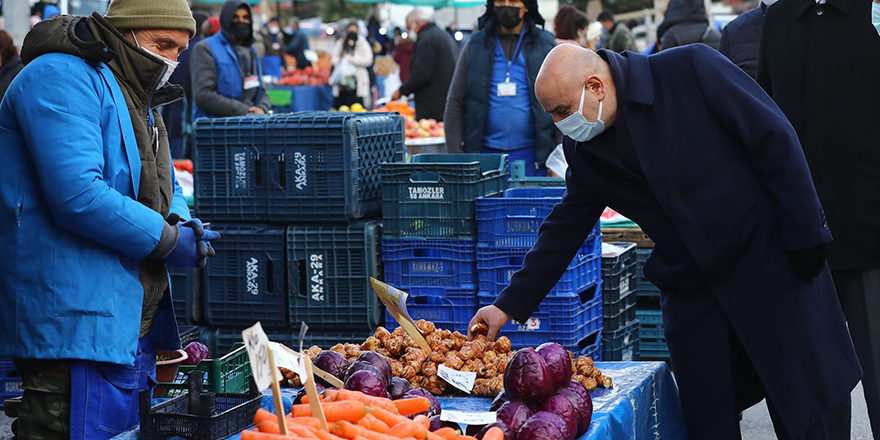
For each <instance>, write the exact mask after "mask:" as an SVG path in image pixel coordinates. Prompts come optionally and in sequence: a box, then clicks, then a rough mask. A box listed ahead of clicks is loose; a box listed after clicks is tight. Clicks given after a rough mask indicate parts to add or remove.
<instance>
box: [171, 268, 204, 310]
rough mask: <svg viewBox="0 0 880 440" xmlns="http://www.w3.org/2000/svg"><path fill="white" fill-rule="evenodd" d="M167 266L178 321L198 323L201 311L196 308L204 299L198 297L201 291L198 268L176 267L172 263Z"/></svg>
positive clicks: (172, 300)
mask: <svg viewBox="0 0 880 440" xmlns="http://www.w3.org/2000/svg"><path fill="white" fill-rule="evenodd" d="M166 266H167V267H168V276H169V277H170V279H171V302H172V304H173V306H174V314H175V316H176V317H177V323H178V324H180V325H187V324H195V323H197V322H198V319H200V318H201V316H200V315H201V313H198V311H197V310H196V304H201V303H202V301H201V300H200V299H199V298H197V297H196V295H197V294H198V292H199V290H198V285H197V277H196V269H194V268H180V267H174V266H172V265H170V264H168V265H166ZM197 315H199V316H197Z"/></svg>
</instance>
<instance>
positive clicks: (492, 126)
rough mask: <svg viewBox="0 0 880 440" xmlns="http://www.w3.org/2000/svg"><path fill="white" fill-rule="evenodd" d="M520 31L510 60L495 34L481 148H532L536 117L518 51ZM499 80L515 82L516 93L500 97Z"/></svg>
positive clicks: (520, 46) (500, 82) (523, 59)
mask: <svg viewBox="0 0 880 440" xmlns="http://www.w3.org/2000/svg"><path fill="white" fill-rule="evenodd" d="M523 34H525V30H523V33H521V34H520V37H519V41H518V42H517V44H516V49H515V50H514V57H513V60H512V61H508V60H507V57H505V56H504V50H503V49H502V48H501V42H500V41H499V40H498V37H497V36H496V37H495V61H494V63H493V66H492V82H491V85H490V87H489V109H488V114H487V117H486V128H485V129H484V130H483V148H491V149H493V150H505V151H510V150H520V149H524V148H532V149H534V148H535V118H534V115H533V114H532V103H531V95H530V92H529V77H528V72H527V71H526V61H525V57H524V56H523V52H522V50H521V48H522V45H523V44H522V43H523ZM502 83H512V84H515V85H516V95H514V96H499V93H498V87H499V84H502Z"/></svg>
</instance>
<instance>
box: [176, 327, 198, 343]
mask: <svg viewBox="0 0 880 440" xmlns="http://www.w3.org/2000/svg"><path fill="white" fill-rule="evenodd" d="M177 333H178V334H179V335H180V346H181V347H186V346H187V344H189V343H190V342H199V339H200V338H201V329H200V328H199V326H197V325H178V326H177Z"/></svg>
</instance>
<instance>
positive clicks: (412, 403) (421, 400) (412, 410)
mask: <svg viewBox="0 0 880 440" xmlns="http://www.w3.org/2000/svg"><path fill="white" fill-rule="evenodd" d="M394 406H395V407H397V412H398V413H400V415H402V416H408V415H411V414H418V413H420V412H425V411H427V410H429V409H431V402H429V401H428V399H427V398H425V397H413V398H409V399H400V400H395V401H394Z"/></svg>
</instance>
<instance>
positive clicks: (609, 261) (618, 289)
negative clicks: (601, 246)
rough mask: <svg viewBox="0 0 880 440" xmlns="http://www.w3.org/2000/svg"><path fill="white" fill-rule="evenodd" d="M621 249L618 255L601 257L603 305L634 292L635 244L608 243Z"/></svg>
mask: <svg viewBox="0 0 880 440" xmlns="http://www.w3.org/2000/svg"><path fill="white" fill-rule="evenodd" d="M609 244H612V245H614V246H617V247H620V248H623V249H624V251H623V252H622V253H621V254H620V255H607V256H606V255H604V254H603V255H602V282H603V285H604V286H605V287H604V289H605V291H604V292H603V294H604V295H605V303H607V304H612V303H614V302H616V301H618V300H619V299H620V298H622V297H624V296H626V295H627V294H629V292H630V291H632V290H635V288H636V284H635V283H634V277H635V274H636V263H637V261H638V260H637V256H636V245H635V243H609Z"/></svg>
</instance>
